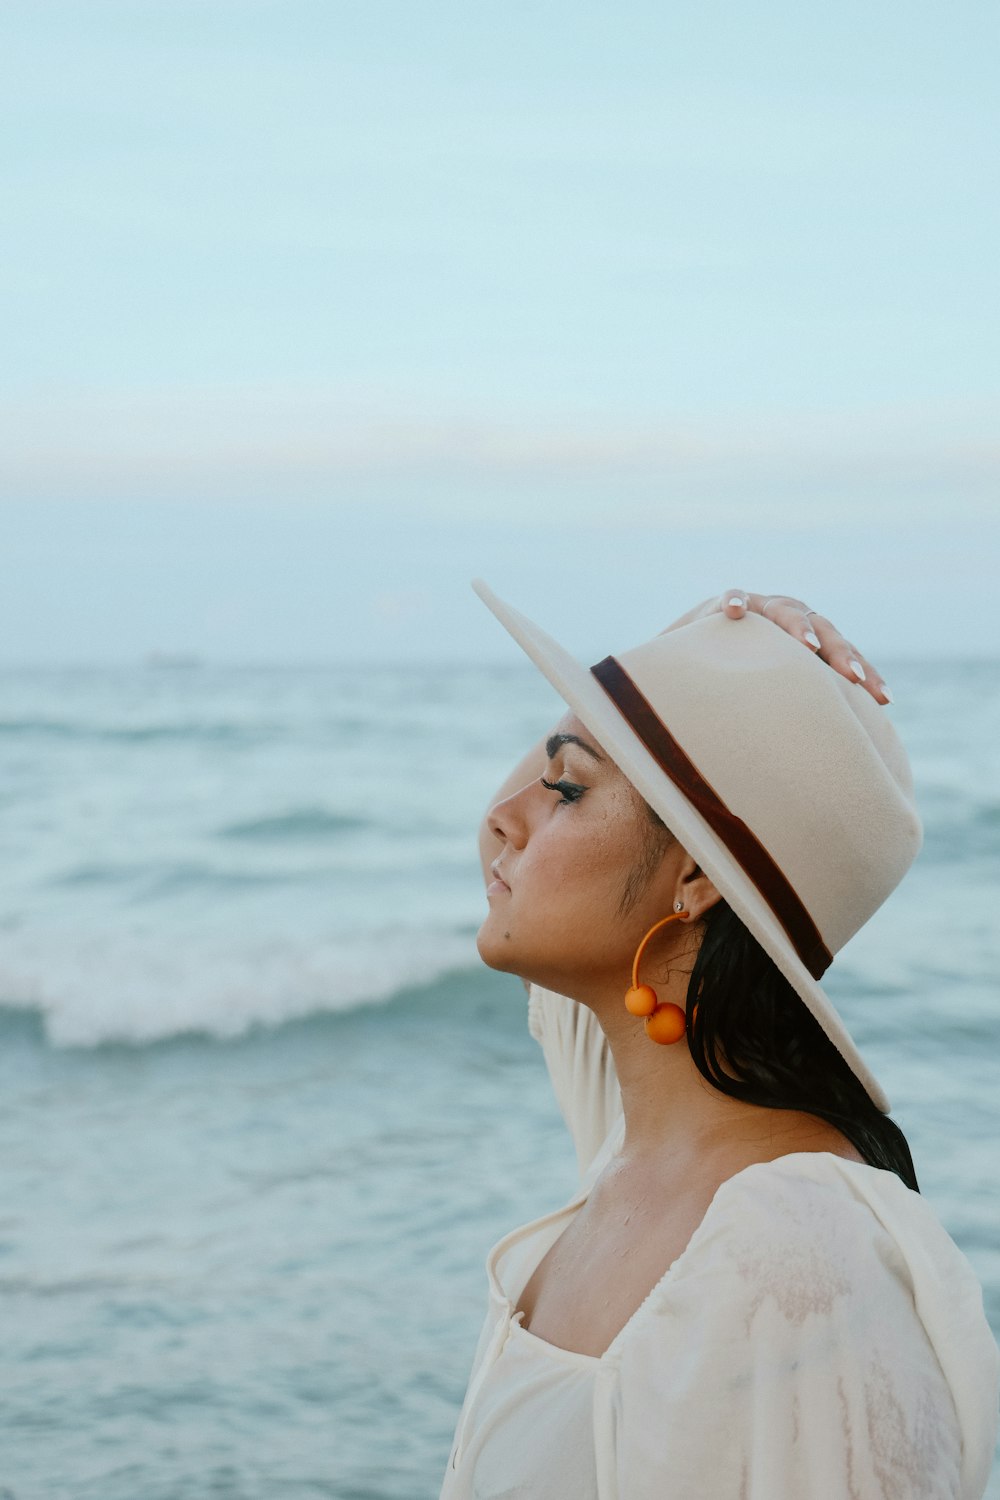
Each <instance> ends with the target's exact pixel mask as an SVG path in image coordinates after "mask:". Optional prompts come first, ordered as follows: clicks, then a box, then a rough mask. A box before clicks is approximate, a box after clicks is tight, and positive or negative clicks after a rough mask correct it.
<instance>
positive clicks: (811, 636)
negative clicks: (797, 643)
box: [806, 630, 820, 651]
mask: <svg viewBox="0 0 1000 1500" xmlns="http://www.w3.org/2000/svg"><path fill="white" fill-rule="evenodd" d="M806 640H807V641H808V642H809V644H810V646H814V647H815V648H816V650H817V651H818V650H819V649H820V639H819V636H818V635H817V634H816V632H815V630H807V631H806Z"/></svg>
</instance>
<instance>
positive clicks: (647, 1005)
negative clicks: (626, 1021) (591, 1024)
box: [625, 901, 687, 1046]
mask: <svg viewBox="0 0 1000 1500" xmlns="http://www.w3.org/2000/svg"><path fill="white" fill-rule="evenodd" d="M686 916H687V912H686V911H685V910H684V906H683V903H682V902H680V901H675V902H674V913H673V915H672V916H669V917H664V918H663V920H662V921H660V922H657V923H655V924H654V926H652V927H651V928H650V929H649V931H648V932H647V933H646V936H645V937H644V938H643V940H642V942H641V943H640V944H639V947H638V948H637V949H636V955H635V958H634V959H633V960H632V987H631V989H629V990H626V991H625V1009H626V1010H627V1011H628V1012H629V1014H630V1015H632V1016H645V1018H646V1035H647V1036H648V1037H649V1038H650V1040H651V1041H654V1042H660V1043H661V1044H662V1045H663V1046H669V1045H670V1043H671V1042H679V1041H680V1039H681V1037H682V1036H683V1035H684V1033H685V1031H686V1030H687V1016H686V1015H685V1014H684V1012H683V1010H681V1008H680V1006H679V1005H674V1004H673V1003H672V1002H671V1001H669V1000H668V1001H666V1002H665V1003H664V1004H662V1005H661V1004H660V1003H659V1002H658V1001H657V998H656V991H655V990H654V989H653V986H652V985H651V984H640V983H639V960H640V959H641V958H642V955H643V952H644V950H645V947H646V944H647V943H648V942H649V940H650V938H651V937H652V936H653V933H654V932H659V930H660V928H661V927H665V926H666V925H667V923H668V922H677V921H679V920H680V918H681V917H686Z"/></svg>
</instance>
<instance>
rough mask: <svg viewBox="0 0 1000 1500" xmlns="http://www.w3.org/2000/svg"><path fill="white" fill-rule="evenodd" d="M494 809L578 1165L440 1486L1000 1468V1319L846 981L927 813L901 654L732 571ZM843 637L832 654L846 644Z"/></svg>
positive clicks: (536, 1241) (587, 705)
mask: <svg viewBox="0 0 1000 1500" xmlns="http://www.w3.org/2000/svg"><path fill="white" fill-rule="evenodd" d="M474 587H475V588H476V590H477V592H479V593H480V595H481V596H482V597H483V599H484V600H485V602H486V603H487V605H488V606H489V607H490V608H491V609H492V610H493V612H494V613H495V614H496V615H497V617H498V618H499V619H500V620H501V623H503V624H504V625H505V627H506V628H507V629H508V630H509V631H510V633H511V634H512V635H513V636H514V638H515V639H516V640H517V641H518V642H519V644H520V645H521V646H522V647H523V648H524V650H525V651H526V652H527V653H528V655H529V656H530V657H531V659H532V660H533V661H534V662H535V664H536V666H538V667H539V668H540V670H541V671H542V672H543V673H544V674H545V675H546V677H548V679H549V681H550V682H551V683H552V684H553V685H554V686H555V687H556V689H557V690H558V691H559V693H560V695H561V696H562V697H563V698H564V699H565V701H566V703H567V705H568V710H569V711H568V712H567V713H566V714H565V715H564V716H563V718H562V719H561V720H560V721H559V723H558V724H556V725H555V726H554V728H553V731H552V733H551V734H550V735H549V736H547V739H546V741H545V742H544V744H543V745H542V746H539V747H537V748H536V749H535V750H533V751H532V752H530V753H529V755H528V756H526V757H525V759H524V761H522V763H521V764H520V765H519V766H518V767H517V769H516V771H515V772H514V773H513V774H512V776H511V777H510V778H509V780H508V782H507V783H506V784H505V786H504V787H503V788H502V790H501V792H500V794H499V796H498V798H497V800H496V802H495V804H494V805H493V807H492V808H491V809H490V811H489V813H488V815H487V818H486V822H485V824H484V828H483V831H482V835H481V846H482V853H483V863H484V871H487V872H488V873H487V878H488V880H489V881H490V884H489V886H488V891H487V896H488V901H489V913H488V915H487V917H486V919H485V920H484V922H483V925H482V927H481V929H480V932H479V937H478V947H479V952H480V954H481V956H482V958H483V959H484V961H485V962H486V963H487V964H489V965H490V966H491V967H492V968H496V969H502V970H505V971H507V972H510V973H514V974H517V975H519V976H520V977H521V978H522V979H523V980H524V982H525V985H526V987H527V988H528V992H529V996H530V1000H529V1024H530V1026H531V1029H532V1032H533V1034H534V1035H535V1036H536V1037H537V1038H538V1040H539V1041H540V1042H541V1044H542V1047H543V1051H544V1054H545V1058H546V1061H547V1063H548V1066H549V1069H550V1072H551V1074H552V1077H553V1082H554V1084H555V1088H556V1094H557V1097H558V1099H559V1103H560V1106H561V1108H562V1110H563V1112H564V1114H565V1116H566V1118H567V1121H568V1123H569V1125H570V1128H571V1130H572V1132H573V1134H574V1139H575V1142H576V1146H577V1152H578V1156H579V1160H580V1166H581V1174H582V1190H581V1193H580V1195H579V1196H578V1197H577V1198H575V1199H574V1200H573V1201H572V1202H571V1203H569V1204H568V1205H566V1207H564V1208H562V1209H559V1210H557V1211H556V1212H555V1213H552V1214H548V1215H546V1216H545V1217H544V1218H542V1219H540V1220H537V1221H535V1222H533V1223H531V1224H528V1225H525V1226H523V1227H522V1228H520V1229H517V1230H514V1231H513V1232H512V1233H511V1234H509V1235H507V1236H506V1237H505V1238H504V1239H503V1240H501V1241H500V1242H499V1244H498V1245H497V1246H495V1247H494V1249H493V1250H492V1251H491V1253H490V1255H489V1257H488V1261H487V1269H488V1276H489V1283H490V1305H489V1311H488V1313H487V1317H486V1321H485V1324H484V1327H483V1333H482V1336H481V1338H480V1342H479V1348H478V1350H477V1352H476V1356H475V1359H474V1362H473V1370H472V1376H471V1380H470V1384H469V1389H468V1392H467V1395H466V1399H465V1403H464V1405H463V1408H462V1413H461V1415H460V1418H459V1422H458V1428H457V1431H456V1434H455V1442H454V1445H453V1449H452V1453H451V1457H450V1459H449V1464H448V1469H447V1472H446V1476H445V1482H444V1488H443V1491H442V1500H459V1497H473V1496H475V1497H477V1500H491V1497H494V1500H499V1497H501V1496H504V1497H513V1496H517V1497H522V1500H557V1497H558V1500H562V1497H565V1500H592V1497H596V1500H654V1497H655V1500H694V1497H704V1500H729V1497H732V1500H819V1497H822V1500H870V1497H875V1496H879V1497H882V1496H885V1497H892V1500H897V1497H898V1500H904V1497H906V1500H915V1497H921V1496H926V1497H935V1500H937V1497H944V1496H954V1497H963V1500H966V1497H968V1500H973V1497H975V1500H978V1497H980V1496H981V1495H982V1493H983V1489H984V1486H985V1483H986V1480H987V1475H988V1472H989V1467H990V1461H991V1457H992V1453H993V1447H994V1443H995V1438H996V1420H997V1376H998V1356H997V1348H996V1345H995V1343H994V1341H993V1339H992V1336H991V1334H990V1332H989V1329H988V1326H987V1324H986V1322H985V1318H984V1315H983V1307H982V1294H981V1291H980V1289H979V1286H978V1284H977V1282H976V1280H975V1277H974V1275H973V1273H972V1270H971V1268H970V1267H969V1265H968V1263H967V1261H966V1260H965V1259H964V1257H963V1256H962V1255H961V1254H960V1252H959V1251H958V1249H957V1247H956V1246H955V1245H954V1244H953V1243H952V1241H951V1240H950V1239H949V1237H948V1235H947V1234H946V1233H945V1231H944V1229H943V1228H942V1227H941V1226H940V1224H939V1223H938V1222H937V1220H936V1219H935V1217H934V1215H933V1213H932V1212H931V1210H930V1209H929V1208H928V1207H927V1205H926V1204H925V1203H924V1200H923V1199H922V1198H921V1197H920V1196H919V1194H918V1192H917V1183H916V1178H915V1176H914V1172H913V1165H912V1161H911V1159H910V1153H909V1150H908V1148H907V1145H906V1141H905V1139H904V1137H903V1135H902V1133H901V1132H900V1130H899V1129H898V1127H897V1126H896V1125H895V1124H894V1123H893V1122H892V1121H891V1120H890V1119H889V1118H888V1115H887V1110H888V1101H887V1100H886V1098H885V1095H884V1093H883V1091H882V1089H881V1086H880V1085H879V1083H878V1081H877V1080H876V1079H875V1078H874V1076H873V1075H872V1073H871V1071H870V1069H869V1068H868V1066H867V1064H866V1062H865V1060H864V1059H863V1058H862V1056H861V1054H860V1052H859V1051H858V1049H857V1047H856V1046H855V1044H854V1042H853V1040H852V1039H851V1037H850V1035H849V1034H848V1032H847V1030H846V1028H845V1027H844V1025H843V1022H842V1021H841V1019H840V1017H839V1016H838V1015H837V1012H836V1010H835V1009H834V1007H833V1005H832V1004H831V1002H830V1000H829V998H828V997H827V995H826V994H825V992H824V991H823V989H822V988H821V986H820V984H819V983H818V980H819V977H820V976H821V975H822V973H823V972H824V970H825V969H826V967H827V966H828V965H829V963H830V961H831V959H832V956H833V953H834V952H836V951H837V949H839V948H840V947H841V946H842V945H843V944H844V943H845V942H846V941H847V940H848V938H849V937H851V936H852V935H853V933H854V932H856V931H857V930H858V928H859V927H860V926H861V925H863V923H864V922H865V921H866V920H867V919H868V918H869V917H870V916H871V915H872V913H873V912H874V911H875V910H876V908H877V907H878V906H879V905H880V904H881V903H882V901H884V900H885V898H886V896H887V895H888V894H889V893H890V891H891V890H892V889H893V888H894V886H895V885H896V884H897V883H898V881H899V880H900V879H901V878H902V875H903V874H904V873H905V871H906V869H907V868H908V866H909V865H910V863H911V862H912V860H913V859H914V858H915V856H916V854H917V852H918V849H919V846H920V840H921V830H920V825H919V820H918V818H917V815H916V811H915V808H914V805H913V799H912V778H911V775H910V770H909V766H908V763H907V761H906V756H905V753H904V751H903V749H902V746H901V745H900V743H899V740H898V738H897V736H896V735H895V732H894V731H893V729H892V727H891V725H890V724H889V722H888V720H887V719H886V717H885V715H884V714H883V713H882V712H881V708H880V707H879V706H878V705H882V704H884V703H886V702H888V701H891V700H890V697H889V693H888V691H887V690H886V689H885V685H884V683H883V681H882V679H881V677H880V675H879V674H878V673H877V672H876V671H875V669H874V668H873V667H872V666H871V665H870V663H867V662H865V660H864V658H862V657H860V656H859V655H858V653H857V652H856V651H854V649H853V648H852V647H851V646H850V645H849V643H848V642H847V641H845V640H844V639H843V637H842V636H841V635H840V634H839V632H838V631H837V630H836V629H835V628H834V626H833V625H832V624H831V623H830V621H829V620H826V619H824V618H823V617H822V616H820V615H817V614H816V613H815V611H812V610H809V609H807V607H806V605H805V604H803V603H802V601H800V600H795V599H791V598H788V597H785V596H778V597H771V598H764V597H762V596H760V595H756V594H746V593H745V592H743V591H731V592H730V593H729V594H726V595H723V596H722V598H721V599H718V600H709V601H706V603H705V604H704V605H701V606H699V607H698V608H696V609H695V610H692V611H691V612H690V614H688V615H685V616H683V617H682V618H681V619H680V620H678V621H677V622H676V623H675V625H673V626H671V627H669V629H668V630H667V631H665V632H663V633H662V634H661V635H660V636H657V637H654V639H653V640H652V641H649V642H646V643H644V644H643V645H641V646H638V647H635V648H634V649H633V650H631V651H627V652H625V653H623V654H620V655H619V656H618V657H607V658H605V660H604V661H602V662H599V663H597V664H596V665H595V666H594V667H592V668H591V669H590V670H589V671H587V670H586V669H585V668H583V667H582V666H581V665H580V664H579V663H577V662H576V661H574V660H573V658H571V657H570V656H568V655H567V653H566V652H564V651H563V650H562V648H561V647H560V646H558V645H557V643H556V642H555V641H553V640H551V639H550V638H549V637H548V636H546V635H545V634H544V633H543V632H542V631H540V630H539V629H538V628H537V627H536V626H534V625H533V624H532V623H531V622H530V621H528V620H526V619H525V618H524V617H523V616H521V615H519V614H518V613H517V611H515V610H512V609H511V608H510V607H509V606H507V605H505V604H504V603H503V602H502V601H500V600H499V599H497V598H496V596H494V595H493V594H492V593H491V592H490V591H489V590H488V589H487V588H486V586H485V585H483V584H480V583H478V582H477V583H476V584H475V585H474ZM831 669H832V670H831Z"/></svg>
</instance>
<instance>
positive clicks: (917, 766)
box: [0, 661, 1000, 1500]
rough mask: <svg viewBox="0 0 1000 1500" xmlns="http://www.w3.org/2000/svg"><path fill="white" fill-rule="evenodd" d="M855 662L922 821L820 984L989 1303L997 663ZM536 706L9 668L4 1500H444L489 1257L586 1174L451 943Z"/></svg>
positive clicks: (0, 1488) (389, 688) (517, 1006)
mask: <svg viewBox="0 0 1000 1500" xmlns="http://www.w3.org/2000/svg"><path fill="white" fill-rule="evenodd" d="M879 666H880V668H881V669H882V670H883V671H884V672H885V674H886V676H887V678H888V680H889V681H890V683H891V684H892V687H893V691H894V693H895V696H896V704H895V706H894V707H893V708H890V709H888V710H887V712H888V713H889V714H890V715H891V716H892V718H893V720H894V722H895V723H896V725H897V727H898V729H899V731H900V733H901V735H902V737H903V740H904V743H905V744H906V746H907V749H908V751H909V753H910V757H911V761H912V763H913V767H914V773H915V776H916V781H917V794H918V802H919V805H920V808H921V812H922V815H923V818H924V822H925V830H926V834H925V845H924V849H923V851H922V853H921V855H920V858H919V860H918V862H917V864H916V866H915V867H914V869H913V870H912V871H911V872H910V874H909V875H908V876H907V878H906V879H905V881H904V882H903V884H902V886H901V887H900V888H899V889H898V890H897V892H896V893H895V894H894V895H893V896H892V897H891V898H890V900H889V902H888V903H887V905H886V906H885V907H883V909H882V910H881V911H880V912H879V913H878V914H877V915H876V916H875V918H873V920H872V921H871V922H870V923H869V925H868V926H867V927H866V928H865V929H864V930H863V931H862V932H861V933H860V934H858V936H857V937H856V938H855V939H854V940H853V941H852V942H851V943H850V944H849V945H848V947H847V948H846V949H845V950H844V951H843V952H842V954H841V955H840V956H839V957H838V959H837V961H836V963H835V965H834V967H833V969H832V970H831V971H830V972H829V974H828V975H827V977H826V981H825V983H826V984H827V986H828V988H829V990H830V992H831V994H832V995H833V997H834V999H835V1001H836V1002H837V1003H838V1005H839V1006H840V1007H841V1009H842V1011H843V1013H844V1014H845V1016H846V1018H847V1020H848V1024H849V1025H850V1027H851V1029H852V1031H853V1033H854V1034H855V1036H856V1037H857V1038H858V1040H859V1042H860V1044H861V1046H862V1048H863V1050H864V1051H865V1053H866V1056H867V1057H868V1058H869V1059H870V1061H871V1062H872V1065H873V1067H874V1069H875V1072H876V1073H877V1075H878V1076H879V1077H880V1079H881V1080H882V1082H883V1083H884V1084H885V1086H886V1087H887V1089H888V1092H889V1095H890V1098H891V1099H892V1101H893V1106H894V1108H893V1113H894V1117H895V1118H896V1119H897V1120H898V1121H899V1123H900V1124H901V1125H902V1127H903V1129H904V1130H905V1131H906V1133H907V1135H908V1137H909V1140H910V1144H911V1146H912V1149H913V1154H914V1159H915V1162H916V1166H917V1172H918V1176H919V1178H920V1182H921V1187H922V1189H923V1191H924V1194H925V1196H926V1197H927V1198H928V1199H929V1200H930V1202H931V1203H932V1204H933V1206H934V1208H935V1210H936V1212H937V1214H938V1216H939V1217H940V1218H941V1220H942V1222H943V1223H944V1224H945V1226H946V1227H947V1228H948V1230H949V1232H950V1233H951V1234H952V1235H953V1237H954V1238H955V1240H956V1241H957V1243H958V1244H959V1245H960V1247H961V1248H962V1249H963V1250H964V1251H965V1253H966V1255H967V1256H968V1257H969V1259H970V1261H971V1262H972V1264H973V1266H974V1268H975V1269H976V1271H977V1273H978V1275H979V1277H980V1279H981V1281H982V1283H983V1286H984V1291H985V1298H986V1306H987V1312H988V1315H989V1317H990V1320H991V1323H992V1326H993V1328H994V1330H995V1331H1000V1233H998V1230H1000V1180H998V1169H997V1160H998V1152H997V1146H998V1142H1000V1088H998V1081H1000V1080H998V1070H997V1063H998V1057H1000V1046H998V1043H1000V993H998V991H1000V986H998V975H1000V920H998V905H1000V692H998V688H1000V663H996V662H963V661H952V662H936V663H934V664H926V665H920V664H918V663H915V662H903V661H900V662H893V661H880V662H879ZM562 712H563V709H562V705H561V702H560V700H559V699H558V698H557V697H556V695H555V694H554V692H553V691H552V690H551V689H550V688H549V687H548V685H547V684H546V683H544V682H543V681H542V680H541V679H540V678H539V677H538V675H537V674H536V673H535V672H534V670H533V669H532V668H531V667H530V666H528V665H527V664H521V663H518V664H516V665H512V666H509V667H506V666H505V667H494V666H489V667H484V666H468V667H456V666H448V667H443V666H426V667H412V666H405V667H403V666H400V667H388V666H378V667H367V666H365V667H361V666H351V667H325V668H324V667H302V668H291V667H286V668H277V667H275V668H249V667H247V668H221V667H212V666H200V667H199V666H190V667H184V666H181V665H176V666H173V667H171V666H170V665H166V664H161V665H152V664H148V665H137V666H135V667H122V668H117V669H104V670H98V669H86V670H85V669H80V668H73V669H70V668H66V669H65V670H57V669H52V668H49V669H27V668H25V669H22V670H10V669H8V670H5V671H3V672H0V849H2V855H3V857H2V860H0V1320H2V1321H0V1327H2V1330H3V1339H2V1353H0V1500H208V1497H220V1500H222V1497H225V1500H306V1497H320V1496H322V1497H334V1500H436V1496H437V1494H438V1489H439V1487H440V1482H441V1476H442V1473H443V1470H444V1466H445V1463H446V1460H447V1456H448V1450H449V1445H450V1441H451V1436H452V1432H453V1429H454V1425H455V1421H456V1418H457V1414H458V1408H459V1405H460V1403H461V1399H462V1396H463V1393H464V1389H465V1382H466V1378H467V1375H468V1370H469V1365H470V1363H471V1359H472V1355H473V1350H474V1345H475V1341H476V1338H477V1336H478V1332H479V1326H480V1323H481V1320H482V1316H483V1312H484V1307H485V1276H484V1268H483V1261H484V1257H485V1255H486V1252H487V1250H488V1249H489V1248H490V1246H491V1245H492V1244H493V1242H494V1241H495V1240H496V1239H497V1238H498V1237H499V1236H500V1235H501V1234H503V1233H504V1232H506V1231H507V1230H508V1229H510V1228H512V1227H513V1226H514V1225H516V1224H519V1223H522V1222H524V1221H526V1220H528V1219H530V1218H532V1217H534V1216H535V1215H537V1214H540V1213H543V1212H545V1211H546V1210H547V1209H549V1208H552V1207H555V1206H558V1205H560V1204H561V1203H563V1202H564V1201H565V1200H566V1199H567V1198H568V1197H569V1196H570V1195H571V1194H572V1193H573V1192H574V1191H575V1159H574V1155H573V1151H572V1147H571V1144H570V1141H569V1138H568V1136H567V1134H566V1131H565V1127H564V1126H563V1124H562V1121H561V1119H560V1117H559V1114H558V1111H557V1108H556V1105H555V1103H554V1100H553V1098H552V1096H551V1092H550V1088H549V1083H548V1079H547V1075H546V1073H545V1069H544V1066H543V1063H542V1060H541V1054H540V1052H539V1049H538V1048H537V1045H536V1044H535V1043H534V1042H533V1041H532V1040H531V1038H530V1037H529V1036H528V1033H527V1028H526V998H525V995H524V990H523V987H522V986H521V984H520V982H519V981H517V980H515V979H513V978H511V977H510V976H504V975H498V974H495V973H492V972H491V971H489V970H487V969H485V968H484V967H483V965H482V964H481V963H480V961H479V959H478V956H477V953H476V948H475V934H476V931H477V929H478V926H479V924H480V922H481V920H482V917H483V914H484V912H485V910H486V903H485V897H484V895H483V890H482V880H481V876H480V872H479V866H478V857H477V850H476V832H477V827H478V823H479V819H480V817H481V814H482V811H483V809H484V808H485V806H486V805H487V802H488V800H489V798H490V796H491V794H492V793H493V792H494V790H495V789H496V787H497V786H498V785H499V784H500V782H501V781H502V780H503V778H504V776H505V775H506V773H507V772H508V770H509V769H510V767H511V766H512V764H513V763H514V761H515V760H516V759H517V758H519V756H520V755H521V754H522V753H523V752H524V750H525V749H526V748H527V747H528V745H529V744H531V743H533V742H534V741H535V740H537V739H538V738H539V737H540V736H541V734H542V733H543V732H544V731H545V730H546V729H548V728H550V727H551V726H552V724H554V723H555V721H556V719H558V718H559V716H560V715H561V713H562ZM988 1493H989V1495H990V1497H991V1500H1000V1470H995V1472H994V1478H993V1481H992V1487H991V1489H990V1490H989V1492H988Z"/></svg>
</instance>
